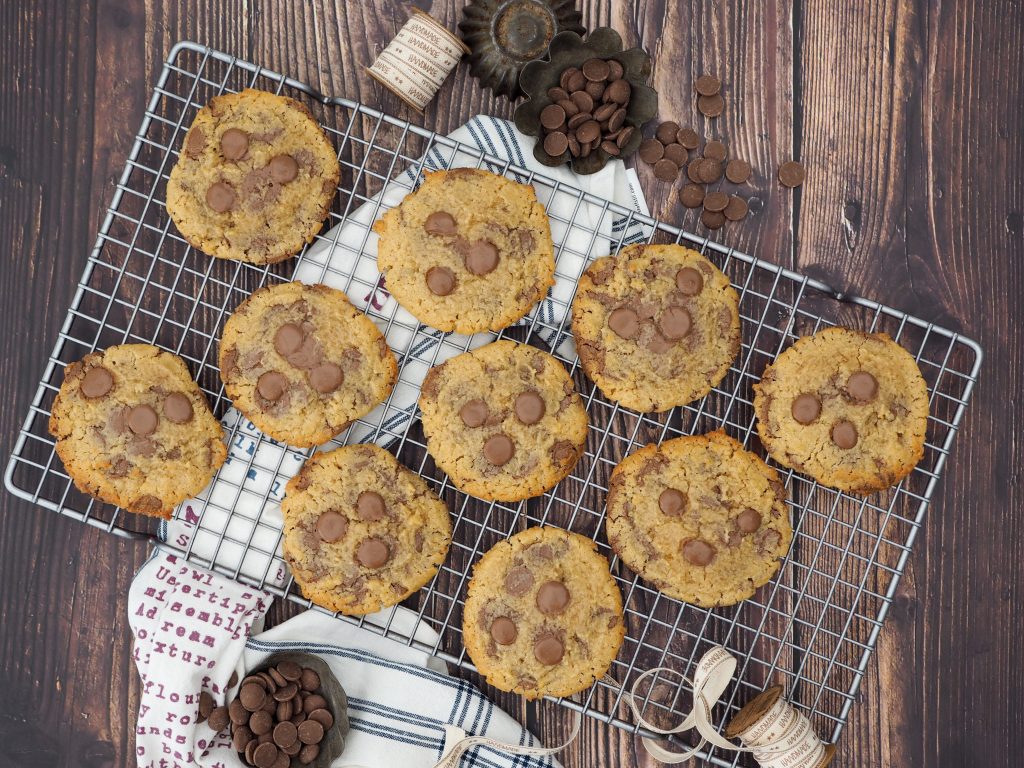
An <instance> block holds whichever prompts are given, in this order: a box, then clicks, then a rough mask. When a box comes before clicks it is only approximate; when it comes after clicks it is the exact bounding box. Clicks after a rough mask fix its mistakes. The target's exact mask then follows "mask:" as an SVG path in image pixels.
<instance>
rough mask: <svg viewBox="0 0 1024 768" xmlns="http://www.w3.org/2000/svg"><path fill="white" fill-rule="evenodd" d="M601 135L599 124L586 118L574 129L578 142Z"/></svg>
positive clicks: (593, 139)
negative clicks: (585, 120)
mask: <svg viewBox="0 0 1024 768" xmlns="http://www.w3.org/2000/svg"><path fill="white" fill-rule="evenodd" d="M600 135H601V126H600V125H599V124H598V122H597V121H596V120H588V121H587V122H585V123H583V125H581V126H580V127H579V128H577V129H576V138H577V139H578V140H579V141H580V142H584V141H586V142H591V141H595V140H596V139H597V138H598V137H600Z"/></svg>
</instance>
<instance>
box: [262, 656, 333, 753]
mask: <svg viewBox="0 0 1024 768" xmlns="http://www.w3.org/2000/svg"><path fill="white" fill-rule="evenodd" d="M282 661H293V662H295V663H296V664H298V665H299V666H302V667H309V668H310V669H312V670H313V671H314V672H316V673H317V674H318V675H319V676H320V695H321V696H323V697H324V698H325V699H327V703H328V704H330V705H331V715H332V716H333V717H334V725H332V726H331V728H330V730H328V731H327V732H326V733H324V739H323V741H321V742H320V754H319V755H317V757H316V760H314V761H313V762H312V763H310V764H309V765H310V766H311V768H328V767H329V766H330V764H331V763H333V762H334V761H335V760H336V759H337V758H338V757H339V756H340V755H341V753H342V752H344V751H345V737H346V736H347V735H348V730H349V723H348V696H347V695H346V694H345V689H344V688H342V687H341V683H339V682H338V678H336V677H335V676H334V673H333V672H332V671H331V668H330V667H329V666H328V665H327V662H326V661H324V660H323V659H321V658H320V657H319V656H314V655H313V654H312V653H302V652H300V651H281V652H280V653H275V654H272V655H270V656H268V657H267V658H266V659H264V660H263V662H262V663H261V664H260V665H259V666H256V667H253V668H252V669H250V670H249V671H248V672H246V674H245V677H248V676H249V675H254V674H256V673H257V672H266V671H267V670H268V669H270V668H271V667H273V666H276V665H278V664H280V663H281V662H282ZM293 764H298V762H297V760H296V761H294V762H293Z"/></svg>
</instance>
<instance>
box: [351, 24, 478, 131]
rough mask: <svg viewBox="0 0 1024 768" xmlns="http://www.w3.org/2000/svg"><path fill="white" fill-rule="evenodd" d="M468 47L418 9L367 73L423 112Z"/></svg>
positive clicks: (467, 50)
mask: <svg viewBox="0 0 1024 768" xmlns="http://www.w3.org/2000/svg"><path fill="white" fill-rule="evenodd" d="M464 53H469V48H468V47H467V46H466V44H465V43H463V42H462V41H461V40H460V39H459V38H457V37H456V36H455V35H454V34H452V32H450V31H449V30H448V29H446V28H445V27H444V26H442V25H441V23H440V22H438V21H437V19H435V18H434V17H433V16H431V15H430V14H428V13H424V12H423V11H421V10H420V9H418V8H415V9H413V15H412V16H411V17H410V18H409V20H408V21H407V22H406V23H405V26H404V27H402V28H401V29H400V30H398V34H397V35H395V38H394V40H392V41H391V42H390V43H388V47H387V48H385V49H384V50H383V51H382V52H381V54H380V55H379V56H378V57H377V58H376V59H375V60H374V62H373V64H371V65H370V66H369V67H367V68H366V73H367V74H368V75H369V76H370V77H372V78H373V79H374V80H376V81H377V82H378V83H380V84H381V85H383V86H384V87H385V88H387V89H388V90H389V91H391V92H392V93H393V94H395V95H396V96H397V97H398V98H400V99H401V100H402V101H404V102H405V103H406V104H408V105H409V106H410V107H412V108H413V109H415V110H416V111H417V112H419V113H420V114H422V113H423V110H424V109H425V108H426V106H427V104H429V103H430V101H431V100H432V99H433V98H434V96H436V95H437V91H438V89H440V87H441V83H443V82H444V81H445V78H446V77H448V75H449V74H450V73H451V71H452V70H453V69H455V65H456V64H458V63H459V59H461V58H462V54H464Z"/></svg>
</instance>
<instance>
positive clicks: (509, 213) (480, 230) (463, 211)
mask: <svg viewBox="0 0 1024 768" xmlns="http://www.w3.org/2000/svg"><path fill="white" fill-rule="evenodd" d="M373 229H374V231H375V232H377V234H379V235H380V242H379V243H378V245H377V265H378V266H379V268H380V271H381V272H383V273H384V274H385V277H386V280H387V287H388V290H389V291H390V292H391V293H392V294H393V295H394V297H395V299H397V300H398V303H399V304H401V305H402V306H403V307H405V309H407V310H408V311H409V312H410V313H412V315H413V316H414V317H415V318H416V319H417V320H419V321H420V322H421V323H426V324H427V325H431V326H433V327H434V328H438V329H439V330H442V331H457V332H459V333H477V332H479V331H488V330H489V331H498V330H501V329H502V328H505V327H506V326H508V325H511V324H512V323H514V322H515V321H516V320H518V319H519V318H521V317H522V316H523V315H525V314H526V313H527V312H528V311H529V309H530V307H532V306H533V305H534V304H536V303H537V302H538V301H540V300H541V299H542V298H544V296H545V295H546V293H547V290H548V288H549V287H550V286H551V285H553V284H554V274H555V256H554V246H553V244H552V242H551V228H550V226H549V225H548V219H547V214H546V213H545V211H544V206H542V205H541V204H540V203H538V202H537V195H536V194H535V193H534V191H533V187H530V186H528V185H526V184H517V183H516V182H514V181H510V180H509V179H506V178H505V177H503V176H498V175H496V174H493V173H488V172H487V171H479V170H474V169H471V168H456V169H454V170H451V171H435V172H433V173H428V174H426V178H425V179H424V181H423V184H421V185H420V188H419V189H417V190H416V191H415V192H413V193H411V194H409V195H408V196H406V198H405V199H404V200H403V201H402V202H401V203H400V204H399V205H398V206H396V207H395V208H392V209H391V210H390V211H388V212H387V213H385V214H384V216H383V217H382V218H381V219H380V220H379V221H378V222H377V223H376V224H374V225H373Z"/></svg>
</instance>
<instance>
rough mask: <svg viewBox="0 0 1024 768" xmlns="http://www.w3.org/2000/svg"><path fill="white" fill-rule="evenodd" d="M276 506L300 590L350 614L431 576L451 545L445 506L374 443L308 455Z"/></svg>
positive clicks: (393, 598)
mask: <svg viewBox="0 0 1024 768" xmlns="http://www.w3.org/2000/svg"><path fill="white" fill-rule="evenodd" d="M281 512H282V514H283V515H284V545H283V546H284V557H285V559H286V560H287V561H288V564H289V565H290V566H291V569H292V575H293V576H294V577H295V582H296V583H297V584H298V585H299V587H301V588H302V594H304V595H305V596H306V597H307V598H309V599H310V600H312V601H313V602H315V603H317V604H318V605H322V606H324V607H325V608H329V609H330V610H332V611H340V612H341V613H346V614H350V615H358V614H364V613H373V612H374V611H377V610H380V609H381V608H385V607H387V606H389V605H395V604H396V603H400V602H401V601H402V600H404V599H405V598H407V597H408V596H409V595H411V594H412V593H413V592H415V591H416V590H418V589H419V588H420V587H422V586H423V585H424V584H426V583H427V582H428V581H430V579H432V578H433V576H434V574H435V573H436V572H437V569H438V567H439V566H440V565H441V563H442V562H444V558H445V555H446V554H447V553H448V546H449V545H450V544H451V538H452V526H451V520H450V518H449V516H448V507H446V506H445V504H444V502H443V501H441V500H440V499H439V498H437V496H435V495H434V494H433V492H431V490H430V489H429V488H428V487H427V484H426V482H424V480H423V478H421V477H419V476H418V475H416V474H415V473H414V472H411V471H410V470H408V469H406V468H405V467H403V466H402V465H401V464H399V463H398V460H397V459H395V457H394V456H392V455H391V454H390V453H388V452H387V451H385V450H384V449H383V448H380V447H378V446H376V445H350V446H345V447H344V448H337V449H335V450H333V451H328V452H326V453H318V454H316V455H315V456H313V458H311V459H309V460H308V461H307V462H306V463H305V464H304V465H303V467H302V469H301V470H300V471H299V473H298V474H297V475H296V476H295V477H293V478H292V479H291V480H289V481H288V485H287V487H286V488H285V498H284V501H282V502H281Z"/></svg>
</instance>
